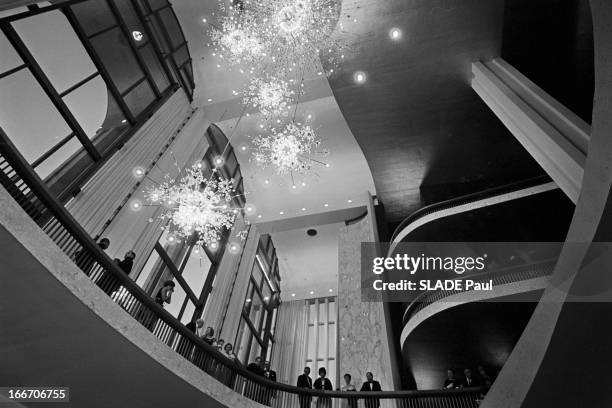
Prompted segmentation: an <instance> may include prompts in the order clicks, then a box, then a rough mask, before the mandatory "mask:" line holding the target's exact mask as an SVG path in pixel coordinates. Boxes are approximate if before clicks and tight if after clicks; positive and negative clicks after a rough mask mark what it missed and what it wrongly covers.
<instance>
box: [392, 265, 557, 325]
mask: <svg viewBox="0 0 612 408" xmlns="http://www.w3.org/2000/svg"><path fill="white" fill-rule="evenodd" d="M556 261H557V258H550V259H545V260H543V261H539V262H534V263H530V264H526V265H517V266H509V267H507V268H503V269H498V270H496V271H491V272H481V273H475V274H472V275H467V276H466V275H463V276H461V277H459V278H457V279H456V280H465V279H471V280H474V281H477V282H481V281H485V280H493V283H494V284H495V283H497V284H500V283H503V282H500V281H501V280H503V278H505V277H513V276H517V277H522V276H525V275H526V277H527V278H528V279H534V278H537V277H542V276H548V275H550V274H552V272H553V269H554V266H555V263H556ZM523 280H527V279H524V278H523V279H514V280H512V282H520V281H523ZM462 292H463V291H456V290H455V291H453V290H442V289H440V290H435V291H425V292H423V293H421V294H419V295H418V296H417V297H416V298H415V299H414V300H413V301H412V302H410V304H409V305H408V306H407V307H406V310H405V311H404V315H403V318H402V320H403V324H404V325H406V323H408V321H410V319H411V318H412V317H414V316H415V315H416V314H417V313H418V312H420V311H421V310H423V309H424V308H425V307H427V306H429V305H431V304H433V303H435V302H439V301H440V300H442V299H444V298H447V297H450V296H453V295H456V294H457V293H462Z"/></svg>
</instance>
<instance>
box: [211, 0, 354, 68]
mask: <svg viewBox="0 0 612 408" xmlns="http://www.w3.org/2000/svg"><path fill="white" fill-rule="evenodd" d="M341 10H342V6H341V1H340V0H249V1H245V2H242V3H240V7H235V6H234V7H231V8H230V9H229V10H228V9H226V10H225V11H226V12H227V14H228V15H227V16H224V17H221V18H220V21H221V24H220V25H219V26H212V32H211V38H212V41H213V44H214V45H215V48H216V50H217V51H218V52H219V54H220V57H221V58H223V59H225V60H227V61H229V62H230V64H235V63H247V64H249V67H248V70H249V71H250V72H256V73H262V72H264V71H267V72H273V73H274V74H275V75H277V76H284V77H290V76H293V77H299V76H300V75H303V73H304V72H316V73H318V74H319V75H322V74H323V73H325V74H331V73H333V72H334V67H335V66H336V65H337V63H338V61H340V60H341V59H342V58H344V55H343V53H342V49H343V48H344V46H343V45H342V44H341V43H340V41H339V40H338V39H335V38H334V36H333V33H334V30H335V29H336V26H338V22H339V20H340V16H341ZM321 63H322V64H323V67H322V66H321Z"/></svg>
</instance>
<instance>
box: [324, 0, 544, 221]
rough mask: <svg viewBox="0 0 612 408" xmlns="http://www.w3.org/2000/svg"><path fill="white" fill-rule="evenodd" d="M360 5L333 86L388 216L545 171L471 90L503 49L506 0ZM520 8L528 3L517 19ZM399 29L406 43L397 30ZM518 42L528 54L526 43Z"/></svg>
mask: <svg viewBox="0 0 612 408" xmlns="http://www.w3.org/2000/svg"><path fill="white" fill-rule="evenodd" d="M544 1H552V0H544ZM353 9H354V12H355V13H356V14H359V15H365V16H367V18H365V20H366V21H365V22H363V27H362V28H361V29H362V30H363V31H361V32H360V33H358V35H352V36H351V35H347V39H348V41H350V43H351V47H349V48H350V50H349V52H347V58H346V59H347V60H346V62H345V63H343V66H342V74H340V75H338V76H337V77H333V78H332V79H331V80H330V84H331V86H332V89H333V92H334V95H335V97H336V99H337V101H338V104H339V106H340V108H341V110H342V113H343V114H344V116H345V118H346V120H347V122H348V124H349V126H350V128H351V131H352V132H353V134H354V135H355V137H356V139H357V141H358V142H359V144H360V146H361V148H362V149H363V151H364V154H365V157H366V159H367V161H368V164H369V166H370V169H371V171H372V174H373V176H374V182H375V184H376V189H377V195H378V197H379V198H380V199H381V201H382V202H383V204H384V205H385V209H386V215H387V219H388V221H389V222H394V221H398V220H400V219H403V218H405V217H406V216H408V215H409V214H410V213H412V212H413V211H415V210H416V209H418V208H419V207H421V206H422V205H424V204H430V203H431V202H434V201H440V200H444V199H449V198H452V197H456V196H459V195H464V194H468V193H472V192H476V191H480V190H482V189H485V188H488V187H492V186H498V185H502V184H507V183H511V182H514V181H518V180H523V179H525V178H529V177H533V176H535V175H539V174H542V173H543V170H542V169H541V168H540V167H539V166H538V165H537V164H536V163H535V161H533V159H532V158H531V157H530V156H529V154H528V153H527V152H526V151H525V150H524V149H523V148H522V146H520V144H519V143H518V142H517V141H516V140H515V139H514V137H513V136H512V135H511V134H510V133H509V132H508V131H507V130H506V128H505V127H504V126H503V125H502V124H501V122H500V121H499V120H498V119H497V118H496V117H495V116H494V114H493V113H492V112H491V111H490V110H489V109H488V107H487V106H486V105H485V104H484V103H483V102H482V101H481V100H480V99H479V97H478V96H477V95H476V94H475V93H474V91H473V90H472V89H471V87H470V78H471V74H470V67H471V62H472V61H475V60H481V59H490V58H493V57H497V56H499V55H500V54H501V50H502V33H503V31H504V22H505V20H504V12H505V10H506V1H504V0H428V1H418V0H412V1H408V0H386V1H373V0H356V2H355V6H353ZM521 12H529V9H524V10H523V11H521V9H520V7H519V10H518V11H517V10H516V8H515V9H513V16H514V17H516V14H517V13H519V14H520V13H521ZM394 26H397V27H399V28H401V29H402V30H403V37H402V39H401V40H400V41H398V42H394V41H391V40H390V39H389V36H388V32H389V29H390V28H391V27H394ZM512 46H515V47H519V50H517V52H518V53H519V54H520V48H521V47H523V45H522V44H521V43H520V42H516V43H515V44H514V45H512ZM512 46H511V47H512ZM358 70H362V71H364V72H366V73H367V78H368V79H367V81H366V83H364V84H362V85H357V84H355V83H354V81H353V73H354V72H355V71H358Z"/></svg>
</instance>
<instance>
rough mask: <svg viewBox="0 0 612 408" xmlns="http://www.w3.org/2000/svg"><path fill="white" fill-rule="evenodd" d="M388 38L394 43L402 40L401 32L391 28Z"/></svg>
mask: <svg viewBox="0 0 612 408" xmlns="http://www.w3.org/2000/svg"><path fill="white" fill-rule="evenodd" d="M389 38H391V39H392V40H396V41H397V40H399V39H400V38H402V30H400V29H399V28H397V27H393V28H392V29H391V30H389Z"/></svg>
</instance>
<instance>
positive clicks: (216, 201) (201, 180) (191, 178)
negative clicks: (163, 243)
mask: <svg viewBox="0 0 612 408" xmlns="http://www.w3.org/2000/svg"><path fill="white" fill-rule="evenodd" d="M186 173H187V174H186V175H185V176H183V177H182V178H181V179H180V180H179V181H178V182H175V181H174V180H172V179H171V177H170V176H169V175H166V176H165V177H164V181H163V182H162V183H161V184H159V185H157V186H155V187H152V188H150V189H148V190H147V191H146V197H147V199H148V200H149V201H150V202H151V203H153V204H159V205H162V206H163V207H164V208H165V209H166V211H165V212H164V214H163V215H162V218H164V219H166V220H167V221H168V223H169V228H170V230H171V231H172V232H173V233H175V234H176V235H179V236H182V237H183V238H189V237H191V236H192V235H194V233H195V235H196V244H197V245H200V246H204V245H207V246H212V247H213V248H214V247H216V246H217V245H218V241H219V239H220V238H221V234H222V230H223V228H227V229H231V228H232V227H233V225H234V221H235V219H236V215H237V214H238V213H239V211H240V209H239V208H236V207H232V205H231V204H232V199H233V198H234V197H235V191H234V188H233V182H234V180H233V179H229V180H228V179H223V178H221V177H220V176H219V175H218V172H217V171H216V169H215V170H213V175H212V177H208V178H207V177H206V176H205V175H204V173H203V172H202V168H201V165H199V166H198V165H197V164H195V165H193V166H192V167H191V168H189V169H188V170H187V171H186Z"/></svg>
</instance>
